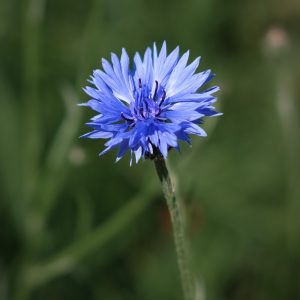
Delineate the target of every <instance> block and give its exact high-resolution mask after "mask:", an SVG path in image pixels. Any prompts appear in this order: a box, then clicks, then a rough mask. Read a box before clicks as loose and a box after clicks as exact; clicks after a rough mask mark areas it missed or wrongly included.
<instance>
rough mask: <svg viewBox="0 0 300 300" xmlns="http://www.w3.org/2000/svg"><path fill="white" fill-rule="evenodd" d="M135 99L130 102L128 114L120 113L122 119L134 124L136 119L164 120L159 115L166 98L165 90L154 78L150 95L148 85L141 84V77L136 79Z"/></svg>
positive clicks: (131, 124)
mask: <svg viewBox="0 0 300 300" xmlns="http://www.w3.org/2000/svg"><path fill="white" fill-rule="evenodd" d="M134 96H135V101H134V102H132V103H130V106H129V109H130V114H127V113H124V112H122V113H121V117H122V119H124V120H125V121H127V122H129V123H130V126H132V127H133V126H134V125H135V123H136V122H137V121H145V120H148V119H156V120H159V121H165V118H162V117H160V114H161V112H162V111H163V108H162V104H163V103H164V100H165V99H166V91H165V90H164V88H163V87H162V86H161V85H159V83H158V81H157V80H155V87H154V91H153V95H152V90H151V88H149V86H148V85H146V84H145V85H143V83H142V80H141V78H139V80H138V88H137V89H136V90H135V91H134Z"/></svg>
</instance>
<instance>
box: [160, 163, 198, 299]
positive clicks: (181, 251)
mask: <svg viewBox="0 0 300 300" xmlns="http://www.w3.org/2000/svg"><path fill="white" fill-rule="evenodd" d="M154 163H155V168H156V171H157V174H158V176H159V179H160V182H161V185H162V190H163V193H164V196H165V198H166V200H167V205H168V209H169V212H170V216H171V220H172V225H173V234H174V240H175V247H176V252H177V260H178V266H179V271H180V276H181V283H182V288H183V293H184V299H185V300H195V282H194V278H193V276H192V272H191V270H190V264H189V259H188V245H187V241H186V236H185V230H184V226H183V218H182V214H181V210H180V207H179V201H178V199H176V196H175V191H174V187H173V185H172V181H171V178H170V175H169V172H168V168H167V166H166V163H165V160H164V159H163V158H162V157H156V158H155V159H154Z"/></svg>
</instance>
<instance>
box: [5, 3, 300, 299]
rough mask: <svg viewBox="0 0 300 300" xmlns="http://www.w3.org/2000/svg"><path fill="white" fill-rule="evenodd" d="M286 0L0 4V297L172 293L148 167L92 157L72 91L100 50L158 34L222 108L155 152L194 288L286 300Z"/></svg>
mask: <svg viewBox="0 0 300 300" xmlns="http://www.w3.org/2000/svg"><path fill="white" fill-rule="evenodd" d="M299 8H300V6H299V4H298V3H297V1H292V0H288V1H285V2H284V3H283V2H282V1H279V0H275V1H272V2H271V1H268V0H264V1H259V0H252V1H250V0H246V1H237V0H230V1H226V2H224V1H221V0H213V1H212V0H203V1H196V0H187V1H180V0H173V1H169V0H168V1H159V0H154V1H148V2H146V1H139V0H127V1H121V0H101V1H96V0H94V1H91V0H90V1H70V0H64V1H59V0H51V1H47V0H24V1H17V0H12V1H4V0H3V1H1V2H0V41H1V47H0V54H1V55H0V57H1V64H0V99H1V109H0V125H1V129H2V137H1V146H0V198H1V201H0V245H1V246H0V299H1V300H2V299H3V300H8V299H12V300H29V299H34V300H40V299H43V300H47V299H56V300H59V299H74V300H76V299H107V300H119V299H125V300H126V299H130V300H133V299H145V300H148V299H149V300H150V299H158V300H159V299H175V300H176V299H182V296H181V295H182V292H181V289H180V283H179V273H178V271H177V268H176V258H175V250H174V247H173V241H172V233H171V230H170V222H169V218H168V214H167V211H166V205H165V203H164V200H163V196H162V194H161V191H160V187H159V182H158V178H156V174H155V170H154V166H153V163H152V162H150V161H145V162H143V163H140V164H139V165H138V166H133V167H131V168H130V167H129V162H128V157H125V158H124V159H123V160H122V161H120V162H119V163H118V164H114V163H113V160H114V157H115V154H114V153H109V154H107V155H106V156H104V157H101V158H99V157H98V156H97V152H100V150H101V149H102V146H103V144H102V142H101V141H94V142H91V141H87V140H79V139H78V136H79V135H80V134H82V133H84V132H85V131H86V128H84V127H83V126H82V123H83V120H87V119H88V118H89V116H90V115H91V114H90V112H88V111H86V112H85V113H84V116H82V115H80V114H81V112H82V109H81V110H79V109H78V108H77V107H76V104H77V103H80V102H83V101H85V100H86V96H85V95H84V93H83V92H82V91H81V88H82V87H83V86H85V84H86V78H88V76H89V74H90V72H91V71H92V69H94V68H95V67H97V66H99V62H100V58H101V57H108V56H109V52H110V51H115V52H117V53H119V52H120V49H121V47H126V49H128V52H129V53H130V54H132V53H133V52H134V51H136V50H140V51H143V50H144V49H145V47H146V46H148V45H150V44H151V43H152V42H153V41H157V42H158V43H159V44H160V43H161V42H162V41H163V40H167V41H168V44H169V47H170V49H171V48H173V47H174V46H176V45H177V44H179V45H180V46H181V47H182V51H184V50H186V49H191V55H192V56H193V57H195V56H197V55H202V56H203V61H202V68H203V69H205V68H206V67H207V66H209V67H212V68H213V71H214V72H215V73H216V74H217V77H216V81H217V83H218V85H220V86H221V88H222V90H221V92H220V93H219V98H220V103H221V107H218V109H219V110H220V111H223V112H224V116H223V117H220V118H216V119H211V120H207V122H206V123H205V124H204V127H205V129H206V130H207V131H208V137H207V138H205V139H204V138H203V139H195V141H194V143H193V147H192V148H191V149H190V148H188V147H186V146H183V150H182V154H180V155H179V154H177V153H175V152H174V153H171V154H170V164H171V165H172V167H173V170H174V173H175V174H177V187H178V189H179V192H180V194H181V195H182V198H183V200H184V201H185V204H186V213H187V221H188V229H189V233H190V238H191V243H192V250H193V251H192V252H193V258H192V259H193V262H194V264H193V265H194V268H195V271H196V272H197V274H199V278H201V280H202V282H203V284H202V286H201V287H202V288H203V293H204V294H205V295H206V297H205V299H207V300H215V299H230V300H241V299H243V300H254V299H255V300H260V299H273V300H281V299H284V300H286V299H299V298H300V291H299V281H300V272H299V270H300V252H299V249H300V237H299V228H300V218H299V211H300V201H299V199H300V186H299V179H300V174H299V173H300V163H299V162H300V159H299V153H300V146H299V140H300V139H299V129H300V128H299V126H300V124H299V122H300V121H299V111H300V110H299V99H300V90H299V84H298V78H299V75H300V74H299V70H300V68H299V67H300V63H299V62H300V56H299V53H300V51H299V50H300V46H299V45H300V44H299V43H300V41H299V26H298V22H299V17H300V14H299Z"/></svg>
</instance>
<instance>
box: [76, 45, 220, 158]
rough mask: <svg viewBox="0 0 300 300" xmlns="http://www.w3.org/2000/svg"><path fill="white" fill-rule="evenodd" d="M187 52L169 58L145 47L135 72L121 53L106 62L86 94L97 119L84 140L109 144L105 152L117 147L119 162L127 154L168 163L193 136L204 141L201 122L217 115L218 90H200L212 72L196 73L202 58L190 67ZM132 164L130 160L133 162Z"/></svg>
mask: <svg viewBox="0 0 300 300" xmlns="http://www.w3.org/2000/svg"><path fill="white" fill-rule="evenodd" d="M188 58H189V51H187V52H186V53H184V54H183V55H182V57H179V47H177V48H176V49H175V50H173V51H172V52H171V53H170V54H169V55H167V49H166V43H165V42H164V43H163V45H162V48H161V50H160V51H159V53H158V51H157V48H156V45H155V44H154V45H153V50H152V49H150V48H147V50H146V51H145V54H144V57H143V58H142V57H141V56H140V54H139V53H136V54H135V56H134V71H131V70H130V66H129V65H130V62H129V57H128V55H127V53H126V50H125V49H122V54H121V58H120V59H119V58H118V57H117V55H115V54H114V53H112V54H111V63H109V62H108V61H107V60H106V59H102V67H103V71H102V70H95V71H94V72H93V75H92V76H91V79H90V83H91V84H93V86H94V87H89V86H88V87H86V88H85V89H84V91H85V92H86V93H87V94H88V95H89V96H90V97H91V98H92V99H91V100H89V101H88V102H86V103H83V104H81V105H83V106H89V107H90V108H92V109H93V110H95V111H96V112H97V113H98V114H97V115H96V116H95V117H93V118H92V119H91V121H90V122H88V123H86V125H87V126H90V127H92V128H93V129H94V130H93V131H92V132H89V133H87V134H85V135H83V136H82V137H86V138H94V139H98V138H103V139H108V141H107V142H106V143H105V146H106V149H105V150H104V151H102V152H101V153H100V155H102V154H104V153H106V152H108V151H109V150H111V149H114V148H118V149H119V152H118V155H117V161H118V160H119V159H121V158H122V157H123V155H124V154H125V153H126V152H127V151H128V150H129V151H130V153H131V157H132V154H134V155H135V158H136V162H138V161H139V160H140V158H141V157H143V158H155V157H163V158H167V155H168V151H169V150H170V149H172V148H175V149H177V150H179V145H178V141H179V140H182V141H186V142H188V143H190V142H191V140H190V137H189V135H190V134H195V135H198V136H206V133H205V131H204V130H203V129H202V128H201V127H200V126H199V124H201V120H202V117H205V116H217V115H220V113H218V112H216V111H215V110H214V107H213V106H212V104H213V103H214V102H215V101H216V98H215V97H214V96H212V94H213V93H215V92H216V91H217V90H218V89H219V88H218V87H216V86H215V87H212V88H209V89H207V90H204V91H198V90H199V89H200V88H201V87H202V86H203V85H204V84H205V83H206V82H208V81H209V80H210V79H211V78H212V77H213V76H212V74H211V71H210V70H206V71H203V72H200V73H195V71H196V69H197V67H198V65H199V61H200V58H199V57H198V58H196V59H195V60H194V61H193V62H192V63H191V64H188ZM131 161H132V159H131Z"/></svg>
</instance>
